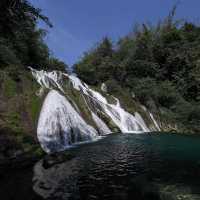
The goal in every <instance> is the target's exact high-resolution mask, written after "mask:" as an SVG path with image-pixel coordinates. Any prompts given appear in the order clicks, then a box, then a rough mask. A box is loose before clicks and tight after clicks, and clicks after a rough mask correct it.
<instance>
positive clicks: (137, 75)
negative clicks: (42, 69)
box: [75, 6, 200, 128]
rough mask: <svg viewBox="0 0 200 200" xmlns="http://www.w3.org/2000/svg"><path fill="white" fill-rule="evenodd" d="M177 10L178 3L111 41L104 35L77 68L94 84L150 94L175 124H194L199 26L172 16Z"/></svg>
mask: <svg viewBox="0 0 200 200" xmlns="http://www.w3.org/2000/svg"><path fill="white" fill-rule="evenodd" d="M175 11H176V6H175V7H174V8H173V9H172V11H171V12H170V14H169V15H168V17H167V18H165V19H164V20H163V21H162V22H159V23H158V24H157V25H156V26H152V25H148V24H142V25H137V26H135V27H134V30H133V31H132V32H131V33H130V34H128V35H127V36H125V37H124V38H121V39H120V40H119V42H118V43H117V45H116V46H115V47H114V46H113V45H112V43H111V42H109V40H108V39H107V38H106V40H105V39H104V40H102V42H101V43H100V44H99V45H98V46H97V47H96V48H94V49H93V50H91V51H89V52H88V53H86V54H85V56H84V57H83V58H82V59H81V60H80V61H79V62H78V63H77V64H76V65H75V72H76V73H77V74H78V76H79V77H80V78H82V79H83V80H84V81H85V82H87V83H89V84H92V85H97V84H101V83H102V82H106V83H107V87H108V90H109V92H111V93H112V92H113V93H115V92H116V90H120V89H117V88H118V87H121V88H122V89H121V90H124V89H128V90H129V91H132V92H134V94H135V95H136V98H138V99H139V100H140V101H141V102H142V103H143V104H146V105H148V102H150V101H152V100H153V101H154V102H155V104H156V105H157V107H160V108H162V110H166V112H164V113H165V114H166V113H168V114H169V115H170V116H171V114H172V113H173V117H172V118H173V119H177V124H178V123H181V124H182V125H183V126H187V125H188V126H190V128H192V126H193V128H194V127H197V124H199V122H198V120H199V114H198V113H199V107H198V106H197V105H198V104H199V103H200V27H199V26H198V25H196V24H194V23H190V22H186V21H183V20H176V19H175ZM183 110H184V112H183ZM187 122H188V123H187ZM189 124H190V125H189ZM191 124H192V125H191Z"/></svg>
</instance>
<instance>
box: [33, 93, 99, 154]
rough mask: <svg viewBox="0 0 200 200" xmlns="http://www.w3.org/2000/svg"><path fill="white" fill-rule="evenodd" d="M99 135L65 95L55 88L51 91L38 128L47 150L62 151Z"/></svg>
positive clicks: (42, 144)
mask: <svg viewBox="0 0 200 200" xmlns="http://www.w3.org/2000/svg"><path fill="white" fill-rule="evenodd" d="M97 135H98V133H97V131H96V130H95V129H94V128H93V127H91V126H89V125H88V124H87V123H86V122H85V121H84V120H83V118H82V117H81V116H80V115H79V114H78V113H77V112H76V110H75V109H74V108H73V107H72V106H71V104H70V103H69V102H68V100H67V99H66V98H65V97H64V96H62V95H61V94H59V92H57V91H55V90H51V91H50V92H49V94H48V95H47V97H46V99H45V101H44V104H43V106H42V110H41V113H40V117H39V121H38V128H37V136H38V139H39V142H40V144H41V146H42V148H43V149H44V150H45V151H46V152H54V151H61V150H64V149H66V148H67V147H68V146H70V145H71V144H73V143H76V142H80V141H86V140H92V139H93V138H95V137H97Z"/></svg>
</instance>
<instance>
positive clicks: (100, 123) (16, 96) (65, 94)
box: [0, 68, 164, 157]
mask: <svg viewBox="0 0 200 200" xmlns="http://www.w3.org/2000/svg"><path fill="white" fill-rule="evenodd" d="M0 74H1V76H0V139H1V141H2V142H4V143H5V144H7V145H3V147H2V150H1V152H2V155H1V156H2V157H6V156H8V157H9V156H15V154H16V152H18V153H19V154H20V153H22V152H32V151H35V152H36V153H40V150H38V141H39V143H40V144H41V146H42V148H43V150H45V151H46V152H52V151H60V150H63V149H65V148H67V147H68V146H70V145H72V144H74V143H77V142H83V141H88V140H95V139H98V138H99V137H100V136H102V135H105V134H109V133H111V132H124V133H141V132H151V131H161V130H162V129H163V128H162V127H164V126H163V124H162V123H161V121H160V120H159V117H158V116H159V115H158V113H156V112H155V113H152V112H150V111H149V110H148V109H147V108H146V107H145V106H144V105H141V104H140V103H139V102H137V100H136V98H135V97H134V95H133V94H129V93H128V92H126V91H122V92H121V93H120V94H108V93H107V89H106V87H107V86H106V85H105V84H102V85H101V86H99V87H96V88H91V87H89V86H88V85H86V84H85V83H83V82H82V81H81V80H80V79H78V78H77V77H76V76H74V75H68V74H66V73H63V72H59V71H52V72H46V71H43V70H41V71H37V70H34V69H31V68H30V70H29V71H21V72H18V73H17V74H15V75H13V74H12V73H10V72H8V71H1V73H0Z"/></svg>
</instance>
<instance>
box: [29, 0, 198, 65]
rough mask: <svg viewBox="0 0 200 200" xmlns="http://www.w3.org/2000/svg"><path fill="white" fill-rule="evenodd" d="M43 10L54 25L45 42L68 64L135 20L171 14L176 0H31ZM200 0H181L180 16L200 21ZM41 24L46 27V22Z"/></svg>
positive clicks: (121, 32) (153, 19) (119, 33)
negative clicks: (105, 37)
mask: <svg viewBox="0 0 200 200" xmlns="http://www.w3.org/2000/svg"><path fill="white" fill-rule="evenodd" d="M30 2H32V4H33V5H35V6H36V7H39V8H41V9H42V10H43V13H44V14H45V15H47V16H48V17H49V18H50V20H51V22H52V23H53V25H54V27H53V28H52V29H49V28H48V32H49V33H48V35H47V37H46V42H47V44H48V46H49V48H50V49H51V51H52V53H53V54H54V55H55V56H56V57H58V58H59V59H61V60H63V61H64V62H66V63H67V64H68V65H70V66H71V65H72V64H74V63H75V62H76V61H78V60H79V59H80V58H81V56H82V54H83V53H84V52H85V51H87V50H88V49H90V48H92V47H93V46H94V44H96V43H97V42H98V41H99V40H101V39H102V38H103V37H104V36H109V37H110V38H111V39H112V40H113V41H116V40H117V39H118V38H120V37H122V36H124V35H126V34H127V33H128V32H130V31H131V29H132V27H133V25H134V24H135V23H143V22H151V23H156V22H157V21H158V20H159V19H163V18H164V17H165V16H167V15H168V13H169V11H170V9H171V8H172V7H173V5H174V4H175V3H176V2H177V0H57V1H56V0H30ZM199 9H200V0H181V1H180V4H179V6H178V9H177V17H178V18H179V17H180V18H184V19H188V20H190V21H193V22H196V23H199V22H200V12H199ZM39 26H41V27H43V28H46V29H47V27H46V26H45V25H44V24H43V23H39Z"/></svg>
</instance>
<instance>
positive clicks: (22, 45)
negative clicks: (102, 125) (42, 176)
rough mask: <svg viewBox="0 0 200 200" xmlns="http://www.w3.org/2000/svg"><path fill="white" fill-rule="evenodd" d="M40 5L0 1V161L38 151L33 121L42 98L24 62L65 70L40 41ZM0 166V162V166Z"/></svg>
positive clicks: (35, 123)
mask: <svg viewBox="0 0 200 200" xmlns="http://www.w3.org/2000/svg"><path fill="white" fill-rule="evenodd" d="M38 20H43V21H44V22H45V23H46V24H47V25H48V26H50V27H52V24H51V22H50V21H49V19H48V18H47V17H46V16H44V15H43V14H42V12H41V10H40V9H38V8H35V7H34V6H33V5H31V4H30V3H29V1H27V0H1V1H0V144H1V147H0V164H1V159H3V160H4V159H8V158H10V157H16V156H17V155H21V154H23V153H26V152H29V153H34V154H40V153H41V151H40V149H39V145H37V143H38V142H37V139H36V127H37V126H36V125H37V119H38V115H39V112H40V109H41V105H42V102H43V99H42V98H40V97H38V96H36V92H37V91H38V89H39V85H38V84H37V83H36V81H35V80H33V78H32V75H31V73H30V70H29V69H28V66H32V67H34V68H36V69H41V68H42V69H45V70H60V71H65V69H66V68H67V65H66V64H65V63H63V62H62V61H60V60H58V59H57V58H55V57H54V56H53V55H52V54H51V53H50V50H49V49H48V47H47V45H46V44H45V42H44V37H45V35H46V31H45V30H42V29H39V28H38V27H37V22H38ZM0 167H1V166H0Z"/></svg>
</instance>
